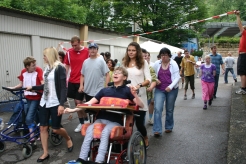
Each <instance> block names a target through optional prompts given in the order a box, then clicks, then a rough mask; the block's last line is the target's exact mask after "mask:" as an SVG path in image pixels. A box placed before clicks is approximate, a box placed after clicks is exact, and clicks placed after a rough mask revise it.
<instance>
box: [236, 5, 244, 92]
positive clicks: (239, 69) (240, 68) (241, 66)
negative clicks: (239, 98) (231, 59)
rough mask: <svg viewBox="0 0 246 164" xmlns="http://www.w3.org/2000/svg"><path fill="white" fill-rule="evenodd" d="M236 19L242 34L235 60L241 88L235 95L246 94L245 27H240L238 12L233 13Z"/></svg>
mask: <svg viewBox="0 0 246 164" xmlns="http://www.w3.org/2000/svg"><path fill="white" fill-rule="evenodd" d="M235 14H236V17H237V24H238V27H239V29H240V32H241V33H242V36H241V39H240V43H239V56H238V59H237V74H238V75H240V79H241V87H240V88H239V90H237V91H236V94H242V95H245V94H246V65H245V63H246V26H243V25H242V22H241V19H240V11H238V10H237V11H235Z"/></svg>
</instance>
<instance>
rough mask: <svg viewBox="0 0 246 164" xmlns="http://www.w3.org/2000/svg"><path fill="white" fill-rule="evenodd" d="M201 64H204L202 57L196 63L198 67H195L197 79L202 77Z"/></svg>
mask: <svg viewBox="0 0 246 164" xmlns="http://www.w3.org/2000/svg"><path fill="white" fill-rule="evenodd" d="M201 64H202V58H201V57H199V58H198V60H197V61H196V65H195V67H196V74H197V75H196V77H197V78H199V76H200V66H201Z"/></svg>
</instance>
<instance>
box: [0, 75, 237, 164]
mask: <svg viewBox="0 0 246 164" xmlns="http://www.w3.org/2000/svg"><path fill="white" fill-rule="evenodd" d="M223 83H224V80H223V79H222V76H221V78H220V84H219V88H218V94H217V97H218V98H217V99H215V100H214V101H213V104H212V106H211V107H209V108H208V110H203V109H202V107H203V101H202V99H201V95H202V94H201V86H200V80H198V79H196V91H195V92H196V98H195V99H191V91H190V90H189V91H188V95H187V96H188V100H183V89H180V90H179V95H178V98H177V101H176V106H175V112H174V119H175V126H174V129H173V132H172V133H170V134H163V136H162V137H160V138H155V137H153V135H152V126H149V125H147V130H148V136H149V142H150V148H149V150H148V154H147V163H148V164H149V163H152V164H163V163H165V164H198V163H199V164H217V163H218V164H225V163H227V147H228V136H229V119H230V108H231V107H230V106H231V89H232V84H233V80H232V77H231V76H229V84H223ZM9 116H10V113H7V112H5V113H0V117H3V118H4V119H5V120H8V118H9ZM76 117H77V116H76V114H74V119H73V120H72V121H68V120H67V119H66V118H67V116H66V115H64V117H63V121H62V124H63V125H64V127H65V128H66V129H67V131H68V133H69V134H70V135H71V136H72V137H73V139H74V151H73V152H72V153H67V152H66V143H65V142H63V143H62V144H61V145H60V146H57V147H53V146H52V145H51V144H50V146H49V150H50V152H49V153H50V155H51V158H50V159H49V160H48V161H47V162H46V163H50V164H64V163H66V162H67V161H69V160H72V159H77V157H78V154H79V151H80V147H81V143H82V142H83V137H81V135H80V133H74V132H73V130H74V129H75V127H76V126H77V124H78V119H77V118H76ZM146 118H148V116H147V117H146ZM164 118H165V112H163V119H164ZM146 122H147V119H146ZM163 126H164V122H163ZM21 150H22V147H21V146H18V145H16V144H14V143H9V142H8V143H7V150H6V151H4V152H3V153H1V154H0V163H1V164H10V163H16V164H32V163H36V160H37V158H38V157H39V156H40V155H41V154H42V148H41V144H40V141H38V149H36V150H35V151H34V153H33V155H32V156H31V157H30V158H28V159H23V157H22V155H21Z"/></svg>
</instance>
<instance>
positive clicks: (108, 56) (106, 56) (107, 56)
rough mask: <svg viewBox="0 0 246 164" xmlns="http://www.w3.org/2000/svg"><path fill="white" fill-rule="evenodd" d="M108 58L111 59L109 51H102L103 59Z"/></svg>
mask: <svg viewBox="0 0 246 164" xmlns="http://www.w3.org/2000/svg"><path fill="white" fill-rule="evenodd" d="M108 59H111V53H110V52H105V53H104V60H105V61H107V60H108Z"/></svg>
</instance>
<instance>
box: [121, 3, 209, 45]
mask: <svg viewBox="0 0 246 164" xmlns="http://www.w3.org/2000/svg"><path fill="white" fill-rule="evenodd" d="M124 3H125V5H124V8H123V10H122V13H123V16H122V19H123V21H124V20H127V19H128V21H129V22H131V23H132V24H137V25H138V27H139V28H138V29H136V31H135V32H136V33H142V32H150V31H157V30H160V29H167V28H170V27H173V26H175V25H178V26H179V27H180V28H174V29H171V30H168V31H164V32H161V33H155V34H151V35H146V37H149V38H152V39H156V40H160V41H163V42H166V43H169V44H172V45H176V46H180V43H181V42H182V41H184V40H187V38H190V37H193V36H195V35H196V32H197V31H199V30H201V28H200V26H201V24H200V25H199V24H196V25H193V26H192V29H191V27H189V26H187V27H185V26H182V25H183V24H184V23H185V22H187V21H191V20H196V19H197V18H198V17H199V18H204V17H205V16H206V13H207V11H206V8H205V7H204V3H203V2H202V1H199V0H175V1H171V2H170V1H169V0H155V1H154V3H153V0H142V1H138V0H125V1H124Z"/></svg>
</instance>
